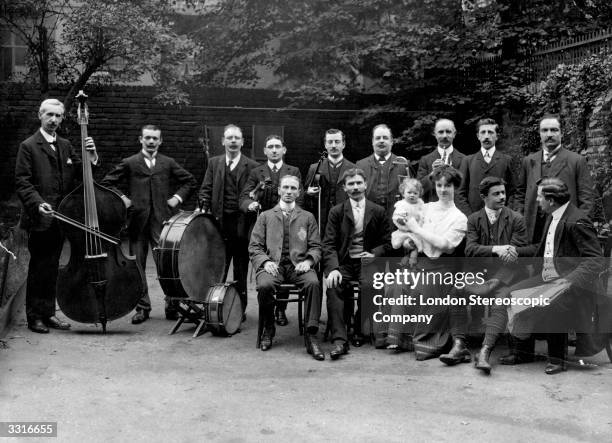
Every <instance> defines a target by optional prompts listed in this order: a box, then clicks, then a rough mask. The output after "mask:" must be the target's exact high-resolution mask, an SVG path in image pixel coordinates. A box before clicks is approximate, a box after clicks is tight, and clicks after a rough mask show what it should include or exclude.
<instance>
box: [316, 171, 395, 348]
mask: <svg viewBox="0 0 612 443" xmlns="http://www.w3.org/2000/svg"><path fill="white" fill-rule="evenodd" d="M341 183H343V185H342V187H343V189H344V191H345V192H346V194H347V195H348V197H349V198H348V199H347V200H346V201H344V202H343V203H340V204H338V205H336V206H334V207H333V208H332V210H331V211H330V212H329V219H328V223H327V228H326V230H325V238H324V240H323V273H324V274H325V275H327V279H326V281H327V316H328V321H329V323H330V337H331V341H332V343H333V344H334V349H332V351H331V353H330V357H331V359H332V360H336V359H338V358H339V357H340V356H341V355H344V354H346V353H348V350H349V345H348V337H347V324H346V318H345V312H349V313H351V314H352V313H353V299H352V298H353V291H352V287H351V284H350V281H351V280H356V281H359V282H360V283H361V260H362V258H368V257H379V256H383V255H386V254H387V253H388V252H389V251H391V250H392V248H391V229H390V223H389V220H388V219H387V216H386V212H385V209H384V208H383V207H381V206H379V205H377V204H375V203H373V202H371V201H369V200H367V199H366V198H365V193H366V189H367V186H368V185H367V182H366V179H365V173H364V172H363V171H362V170H361V169H359V168H351V169H348V170H347V171H346V172H345V173H344V174H343V175H342V177H341ZM346 306H348V308H349V309H347V308H346ZM360 317H361V315H360V312H359V310H358V312H357V313H356V314H355V320H356V321H355V323H356V324H355V325H354V326H355V337H354V343H353V344H355V340H359V342H360V341H361V340H363V338H362V337H360V336H361V322H360ZM359 342H357V343H358V344H360V343H359Z"/></svg>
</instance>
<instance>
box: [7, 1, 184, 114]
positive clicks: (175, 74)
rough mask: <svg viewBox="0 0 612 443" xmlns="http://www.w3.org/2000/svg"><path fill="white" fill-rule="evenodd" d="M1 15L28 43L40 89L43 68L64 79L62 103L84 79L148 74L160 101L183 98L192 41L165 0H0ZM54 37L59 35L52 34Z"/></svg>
mask: <svg viewBox="0 0 612 443" xmlns="http://www.w3.org/2000/svg"><path fill="white" fill-rule="evenodd" d="M1 1H2V2H3V3H4V5H3V6H4V10H5V11H6V12H7V13H6V14H4V15H3V16H2V17H3V18H2V20H4V22H5V23H7V24H8V25H9V27H10V28H11V30H12V31H13V32H16V33H18V34H19V35H21V36H22V37H24V40H25V41H26V42H27V44H28V50H29V53H30V55H31V57H32V59H34V60H36V64H35V70H34V72H36V73H37V74H38V76H39V85H40V90H41V93H42V94H43V95H44V94H46V93H47V91H48V88H49V82H48V73H49V72H54V73H55V75H56V77H57V80H58V82H60V83H66V84H70V85H71V88H70V90H69V92H68V93H67V95H66V97H65V99H64V104H65V105H66V108H67V110H69V109H70V107H71V105H72V102H73V97H74V96H75V95H76V92H77V91H78V90H79V89H82V88H83V87H84V86H85V85H86V84H87V83H88V82H109V81H133V80H137V79H138V78H139V77H140V76H141V75H143V74H145V73H148V74H150V75H151V76H152V78H153V80H154V81H155V83H156V84H157V85H158V86H159V87H160V96H161V97H164V98H165V99H166V100H171V101H175V102H176V101H178V102H181V101H184V100H185V98H186V97H185V94H184V93H183V92H182V91H181V83H182V81H183V79H182V72H180V68H181V67H182V66H183V62H184V61H185V60H186V59H187V57H188V56H189V55H190V54H191V52H192V51H193V44H192V42H191V41H190V40H189V39H188V38H187V37H185V36H179V35H177V34H176V33H175V32H174V30H173V23H172V17H173V16H174V10H173V9H172V2H171V1H169V0H131V1H128V0H100V1H96V2H83V3H75V2H72V1H68V0H63V1H59V2H58V1H50V0H24V1H21V2H17V3H16V4H17V5H18V6H15V2H12V1H10V0H8V1H6V0H1ZM56 36H59V37H57V38H56Z"/></svg>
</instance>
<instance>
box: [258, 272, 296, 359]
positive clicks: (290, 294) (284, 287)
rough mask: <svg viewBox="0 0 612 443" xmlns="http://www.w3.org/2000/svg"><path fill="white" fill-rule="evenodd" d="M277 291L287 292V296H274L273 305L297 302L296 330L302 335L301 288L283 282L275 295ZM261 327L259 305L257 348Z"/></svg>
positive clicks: (261, 318)
mask: <svg viewBox="0 0 612 443" xmlns="http://www.w3.org/2000/svg"><path fill="white" fill-rule="evenodd" d="M278 293H286V294H287V298H278V297H276V300H275V307H276V306H277V305H278V304H279V303H297V306H298V330H299V333H300V335H304V323H305V319H304V295H303V293H302V290H301V289H300V288H298V287H297V285H295V284H292V283H283V284H281V285H280V287H279V289H278V291H277V295H278ZM263 327H264V319H263V312H262V309H261V307H260V308H259V318H258V320H257V345H256V347H257V348H259V347H260V345H261V334H262V333H263Z"/></svg>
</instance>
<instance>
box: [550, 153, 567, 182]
mask: <svg viewBox="0 0 612 443" xmlns="http://www.w3.org/2000/svg"><path fill="white" fill-rule="evenodd" d="M566 166H567V152H566V150H565V149H564V148H561V149H559V152H558V153H557V156H556V157H555V159H554V160H553V161H552V162H551V164H550V175H551V176H552V177H557V176H558V175H559V174H560V173H561V171H562V170H563V168H565V167H566Z"/></svg>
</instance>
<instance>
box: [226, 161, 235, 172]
mask: <svg viewBox="0 0 612 443" xmlns="http://www.w3.org/2000/svg"><path fill="white" fill-rule="evenodd" d="M233 163H234V160H230V161H228V162H227V167H228V169H229V170H230V171H231V170H232V164H233Z"/></svg>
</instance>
